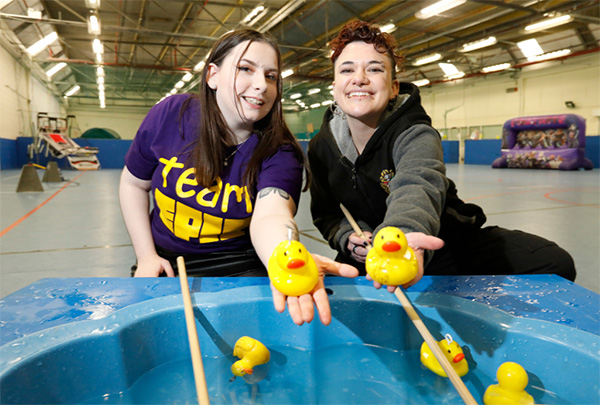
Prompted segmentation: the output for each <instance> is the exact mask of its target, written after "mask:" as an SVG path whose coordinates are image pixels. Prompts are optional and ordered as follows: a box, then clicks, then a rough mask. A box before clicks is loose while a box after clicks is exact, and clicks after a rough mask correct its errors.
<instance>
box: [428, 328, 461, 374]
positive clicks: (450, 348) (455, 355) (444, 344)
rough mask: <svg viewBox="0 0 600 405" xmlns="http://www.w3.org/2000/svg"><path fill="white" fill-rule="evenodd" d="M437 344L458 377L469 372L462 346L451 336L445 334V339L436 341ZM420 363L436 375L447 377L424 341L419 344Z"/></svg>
mask: <svg viewBox="0 0 600 405" xmlns="http://www.w3.org/2000/svg"><path fill="white" fill-rule="evenodd" d="M438 345H439V346H440V349H442V352H443V353H444V354H445V355H446V358H447V359H448V362H449V363H450V365H451V366H452V368H454V371H456V374H457V375H458V376H459V377H462V376H464V375H465V374H467V373H468V372H469V363H467V360H465V355H464V353H463V351H462V348H461V347H460V345H459V344H458V343H456V342H455V341H454V340H452V336H450V335H448V334H447V335H446V336H445V339H442V340H440V341H439V342H438ZM421 363H423V365H424V366H425V367H427V368H428V369H430V370H431V371H433V372H434V373H436V374H437V375H439V376H442V377H448V375H446V372H445V371H444V369H443V368H442V365H441V364H440V362H439V361H438V360H437V359H436V358H435V356H434V355H433V352H432V351H431V349H430V348H429V345H428V344H427V343H426V342H423V344H422V345H421Z"/></svg>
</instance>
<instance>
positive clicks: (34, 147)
mask: <svg viewBox="0 0 600 405" xmlns="http://www.w3.org/2000/svg"><path fill="white" fill-rule="evenodd" d="M73 118H74V116H69V117H67V119H65V118H61V117H51V116H49V115H48V113H45V112H41V113H38V115H37V121H38V123H37V125H38V131H37V136H36V137H34V140H33V143H32V144H31V145H30V147H29V157H30V159H33V154H34V153H42V152H45V156H48V155H49V154H51V155H52V156H53V157H54V158H55V159H62V158H67V161H68V162H69V164H70V165H71V167H72V168H73V169H76V170H98V169H99V168H100V161H99V160H98V157H97V156H96V155H97V154H98V152H99V150H98V148H92V147H82V146H79V145H78V144H77V143H75V141H73V139H71V137H70V136H69V133H70V130H69V121H70V120H71V119H73ZM71 122H72V121H71Z"/></svg>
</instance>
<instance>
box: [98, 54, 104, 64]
mask: <svg viewBox="0 0 600 405" xmlns="http://www.w3.org/2000/svg"><path fill="white" fill-rule="evenodd" d="M102 62H103V60H102V54H101V53H97V54H96V63H102Z"/></svg>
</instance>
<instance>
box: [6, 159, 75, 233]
mask: <svg viewBox="0 0 600 405" xmlns="http://www.w3.org/2000/svg"><path fill="white" fill-rule="evenodd" d="M85 172H86V171H85V170H84V171H82V172H81V174H80V175H79V176H77V177H75V178H74V179H73V180H70V181H69V182H68V183H67V184H65V185H64V186H62V187H61V188H59V189H58V190H57V191H56V192H55V193H54V194H52V195H51V196H50V197H48V198H47V199H46V201H44V202H43V203H41V204H40V205H38V206H37V207H35V208H34V209H32V210H31V211H29V212H28V213H27V214H25V215H23V216H22V217H21V218H19V219H18V220H16V221H15V222H14V223H13V224H12V225H9V226H8V227H7V228H5V229H4V230H3V231H2V232H1V233H0V238H1V237H3V236H4V235H5V234H7V233H8V232H9V231H11V230H12V229H13V228H15V227H17V225H19V224H20V223H21V222H23V221H25V220H26V219H27V218H29V217H30V216H31V215H32V214H33V213H34V212H36V211H37V210H39V209H40V208H42V207H43V206H44V205H46V204H47V203H48V202H49V201H50V200H52V199H53V198H54V197H56V196H57V195H58V193H60V192H61V191H63V190H64V189H65V188H67V186H68V185H69V184H71V183H73V182H74V181H75V180H77V179H78V178H80V177H81V176H83V175H84V174H85Z"/></svg>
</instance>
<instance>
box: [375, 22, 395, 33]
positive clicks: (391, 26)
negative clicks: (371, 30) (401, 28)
mask: <svg viewBox="0 0 600 405" xmlns="http://www.w3.org/2000/svg"><path fill="white" fill-rule="evenodd" d="M379 30H380V31H381V32H387V33H388V34H390V33H392V32H394V31H396V24H394V23H389V24H386V25H383V26H381V27H379Z"/></svg>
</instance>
